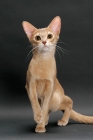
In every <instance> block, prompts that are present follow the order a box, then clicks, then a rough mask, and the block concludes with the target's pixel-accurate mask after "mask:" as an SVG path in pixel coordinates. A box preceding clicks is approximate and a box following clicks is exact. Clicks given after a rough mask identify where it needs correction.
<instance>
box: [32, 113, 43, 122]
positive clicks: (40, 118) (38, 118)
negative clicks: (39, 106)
mask: <svg viewBox="0 0 93 140" xmlns="http://www.w3.org/2000/svg"><path fill="white" fill-rule="evenodd" d="M34 120H35V121H36V122H37V123H41V122H42V121H43V115H42V112H41V111H40V112H39V113H36V114H35V115H34Z"/></svg>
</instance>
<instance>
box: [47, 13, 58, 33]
mask: <svg viewBox="0 0 93 140" xmlns="http://www.w3.org/2000/svg"><path fill="white" fill-rule="evenodd" d="M48 28H50V29H51V30H52V31H53V32H54V33H55V34H57V35H59V33H60V30H61V18H60V17H59V16H56V17H55V18H54V19H53V20H52V21H51V23H50V24H49V26H48Z"/></svg>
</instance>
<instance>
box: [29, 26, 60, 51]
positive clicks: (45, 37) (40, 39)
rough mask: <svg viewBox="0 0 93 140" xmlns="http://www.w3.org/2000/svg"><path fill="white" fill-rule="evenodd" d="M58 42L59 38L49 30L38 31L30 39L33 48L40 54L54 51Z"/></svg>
mask: <svg viewBox="0 0 93 140" xmlns="http://www.w3.org/2000/svg"><path fill="white" fill-rule="evenodd" d="M57 41H58V36H57V35H56V34H54V33H53V32H52V31H51V30H49V29H48V28H42V29H37V30H36V31H35V32H34V33H33V35H32V36H31V38H30V42H31V43H32V45H33V47H37V49H38V51H39V52H40V51H41V52H49V51H52V50H53V49H54V48H55V46H56V43H57Z"/></svg>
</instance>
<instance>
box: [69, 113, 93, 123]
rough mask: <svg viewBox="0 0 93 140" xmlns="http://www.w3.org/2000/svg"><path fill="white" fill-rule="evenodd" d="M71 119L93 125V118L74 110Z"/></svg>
mask: <svg viewBox="0 0 93 140" xmlns="http://www.w3.org/2000/svg"><path fill="white" fill-rule="evenodd" d="M70 118H71V119H73V120H75V121H77V122H80V123H86V124H93V117H90V116H85V115H82V114H79V113H77V112H76V111H74V110H72V111H71V114H70Z"/></svg>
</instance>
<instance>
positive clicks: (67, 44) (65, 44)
mask: <svg viewBox="0 0 93 140" xmlns="http://www.w3.org/2000/svg"><path fill="white" fill-rule="evenodd" d="M58 43H62V44H64V45H68V44H67V43H65V42H63V41H58Z"/></svg>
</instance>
